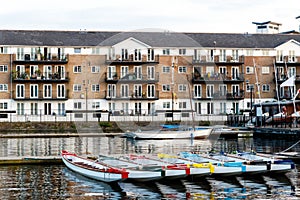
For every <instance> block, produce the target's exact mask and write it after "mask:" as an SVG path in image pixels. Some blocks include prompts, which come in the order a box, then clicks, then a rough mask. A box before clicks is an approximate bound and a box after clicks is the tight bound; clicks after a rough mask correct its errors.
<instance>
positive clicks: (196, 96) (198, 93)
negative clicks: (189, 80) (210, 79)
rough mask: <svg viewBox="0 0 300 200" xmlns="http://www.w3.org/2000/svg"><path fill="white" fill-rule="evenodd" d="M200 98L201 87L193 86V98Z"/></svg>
mask: <svg viewBox="0 0 300 200" xmlns="http://www.w3.org/2000/svg"><path fill="white" fill-rule="evenodd" d="M201 96H202V86H201V85H194V97H195V98H201Z"/></svg>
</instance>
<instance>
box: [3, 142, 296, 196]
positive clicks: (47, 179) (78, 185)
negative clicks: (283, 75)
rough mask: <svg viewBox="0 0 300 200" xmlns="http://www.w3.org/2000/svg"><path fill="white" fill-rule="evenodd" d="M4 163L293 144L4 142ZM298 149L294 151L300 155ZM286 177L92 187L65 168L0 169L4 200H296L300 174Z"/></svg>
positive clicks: (211, 178) (267, 149)
mask: <svg viewBox="0 0 300 200" xmlns="http://www.w3.org/2000/svg"><path fill="white" fill-rule="evenodd" d="M1 142H2V143H1V144H2V145H1V147H0V157H12V156H14V157H15V156H57V155H59V154H60V151H61V150H62V149H66V150H69V151H74V152H76V153H78V154H81V155H91V154H92V155H98V154H122V153H143V154H147V153H171V154H176V153H178V152H179V151H186V150H197V151H207V150H209V149H211V148H212V145H213V147H214V150H215V151H220V150H224V151H234V150H236V149H239V150H246V151H249V150H256V151H259V152H269V153H270V152H278V151H281V150H283V149H286V148H288V147H289V146H291V145H292V144H294V143H295V141H279V140H276V141H271V140H270V141H268V140H258V139H256V140H253V139H249V138H248V139H238V140H218V141H203V140H194V141H190V140H163V141H131V140H126V139H124V138H118V137H116V138H113V137H110V138H107V137H74V138H27V139H1ZM298 148H299V147H297V146H295V147H294V148H293V149H294V150H296V151H297V150H298ZM297 168H298V169H295V170H293V171H291V172H289V173H287V174H272V175H270V174H264V175H256V176H232V177H215V176H207V177H202V178H197V179H182V180H166V181H160V182H150V183H130V182H119V183H116V184H113V185H109V184H106V183H102V182H99V181H94V180H91V179H88V178H85V177H83V176H81V175H78V174H75V173H74V172H72V171H70V170H69V169H67V168H66V167H65V166H64V165H20V166H17V165H12V166H0V176H1V180H0V195H1V199H298V197H299V198H300V196H298V195H300V194H298V189H297V188H298V183H300V182H299V180H298V170H299V169H300V168H299V167H297Z"/></svg>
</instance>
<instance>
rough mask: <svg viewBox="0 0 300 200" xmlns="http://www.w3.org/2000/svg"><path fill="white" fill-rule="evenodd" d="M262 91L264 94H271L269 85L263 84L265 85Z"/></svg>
mask: <svg viewBox="0 0 300 200" xmlns="http://www.w3.org/2000/svg"><path fill="white" fill-rule="evenodd" d="M262 91H263V92H270V85H268V84H263V85H262Z"/></svg>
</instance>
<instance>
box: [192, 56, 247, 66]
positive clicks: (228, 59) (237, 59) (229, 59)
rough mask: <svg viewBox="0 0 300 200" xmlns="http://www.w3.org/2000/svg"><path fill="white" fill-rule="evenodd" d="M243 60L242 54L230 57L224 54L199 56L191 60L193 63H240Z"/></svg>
mask: <svg viewBox="0 0 300 200" xmlns="http://www.w3.org/2000/svg"><path fill="white" fill-rule="evenodd" d="M244 61H245V57H244V56H238V57H232V56H226V57H225V58H223V57H221V56H200V57H198V58H196V59H194V60H193V64H208V63H216V64H218V63H223V64H224V63H230V64H231V65H241V64H243V63H244Z"/></svg>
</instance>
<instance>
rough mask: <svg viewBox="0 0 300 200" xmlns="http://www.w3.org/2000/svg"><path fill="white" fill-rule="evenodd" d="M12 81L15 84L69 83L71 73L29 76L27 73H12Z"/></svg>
mask: <svg viewBox="0 0 300 200" xmlns="http://www.w3.org/2000/svg"><path fill="white" fill-rule="evenodd" d="M12 80H13V81H14V82H24V81H25V82H31V81H56V82H66V81H69V72H65V73H40V74H32V75H29V74H27V73H26V72H22V73H19V72H12Z"/></svg>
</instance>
